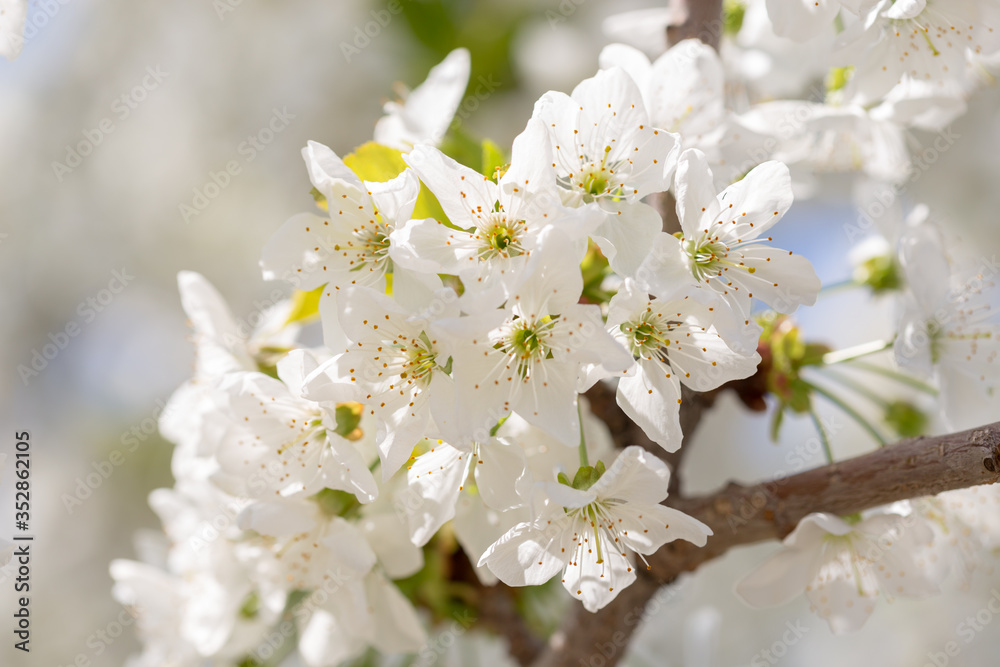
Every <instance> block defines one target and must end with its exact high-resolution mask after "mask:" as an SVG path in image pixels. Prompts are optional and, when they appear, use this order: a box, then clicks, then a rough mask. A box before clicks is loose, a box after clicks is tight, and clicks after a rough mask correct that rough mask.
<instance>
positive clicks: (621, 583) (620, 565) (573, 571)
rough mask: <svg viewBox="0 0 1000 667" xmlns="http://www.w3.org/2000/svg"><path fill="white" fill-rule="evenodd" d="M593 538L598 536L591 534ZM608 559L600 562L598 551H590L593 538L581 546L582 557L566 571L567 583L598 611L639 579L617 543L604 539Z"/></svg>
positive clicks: (592, 608) (604, 551)
mask: <svg viewBox="0 0 1000 667" xmlns="http://www.w3.org/2000/svg"><path fill="white" fill-rule="evenodd" d="M589 539H590V540H593V539H594V536H593V535H591V536H590V538H589ZM604 544H605V545H604V547H603V548H602V555H603V556H604V562H603V563H598V562H597V553H596V552H595V551H593V550H591V552H590V553H588V548H589V542H585V543H584V545H583V546H582V547H580V556H579V561H577V562H576V563H570V564H569V565H568V566H567V567H566V572H565V574H564V575H563V587H564V588H565V589H566V590H567V591H569V594H570V595H572V596H573V597H575V598H577V599H578V600H581V601H582V602H583V606H584V608H585V609H586V610H587V611H590V612H596V611H598V610H600V609H602V608H603V607H605V606H606V605H607V604H608V603H609V602H611V601H612V600H614V599H615V598H616V597H618V594H619V593H620V592H621V591H622V590H623V589H624V588H625V587H627V586H629V585H630V584H631V583H632V582H633V581H635V568H634V567H632V563H630V562H629V560H628V558H627V557H626V556H625V555H624V554H623V553H622V552H620V551H618V550H617V549H616V548H615V547H614V546H613V543H612V544H609V543H607V542H605V543H604Z"/></svg>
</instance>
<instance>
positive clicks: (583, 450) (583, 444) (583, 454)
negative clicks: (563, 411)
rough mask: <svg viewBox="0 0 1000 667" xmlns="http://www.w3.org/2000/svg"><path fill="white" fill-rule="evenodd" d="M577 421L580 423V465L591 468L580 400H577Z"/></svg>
mask: <svg viewBox="0 0 1000 667" xmlns="http://www.w3.org/2000/svg"><path fill="white" fill-rule="evenodd" d="M576 414H577V421H579V422H580V465H581V466H589V465H590V459H589V457H588V456H587V438H586V437H584V435H583V408H582V407H581V406H580V399H579V397H577V399H576Z"/></svg>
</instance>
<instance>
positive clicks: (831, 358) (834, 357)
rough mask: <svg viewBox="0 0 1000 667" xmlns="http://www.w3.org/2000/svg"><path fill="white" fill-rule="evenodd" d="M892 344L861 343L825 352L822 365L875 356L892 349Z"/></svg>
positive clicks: (880, 341)
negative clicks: (870, 355)
mask: <svg viewBox="0 0 1000 667" xmlns="http://www.w3.org/2000/svg"><path fill="white" fill-rule="evenodd" d="M892 344H893V341H891V340H873V341H871V342H868V343H862V344H861V345H855V346H854V347H845V348H844V349H843V350H834V351H833V352H827V353H826V354H824V355H823V365H824V366H830V365H832V364H839V363H842V362H844V361H852V360H854V359H860V358H861V357H866V356H868V355H869V354H877V353H879V352H882V351H883V350H888V349H889V348H890V347H892Z"/></svg>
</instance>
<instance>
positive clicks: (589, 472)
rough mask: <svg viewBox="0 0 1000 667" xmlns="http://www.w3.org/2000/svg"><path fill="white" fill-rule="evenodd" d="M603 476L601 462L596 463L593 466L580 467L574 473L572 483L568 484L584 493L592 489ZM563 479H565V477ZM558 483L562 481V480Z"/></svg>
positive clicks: (602, 464)
mask: <svg viewBox="0 0 1000 667" xmlns="http://www.w3.org/2000/svg"><path fill="white" fill-rule="evenodd" d="M603 474H604V462H603V461H598V462H597V465H594V466H580V468H579V470H577V471H576V475H574V476H573V483H572V484H570V486H572V487H573V488H574V489H577V490H579V491H586V490H587V489H589V488H590V487H592V486H593V485H594V484H595V483H596V482H597V480H599V479H600V478H601V475H603ZM563 478H565V475H564V476H563ZM559 481H562V479H560V480H559Z"/></svg>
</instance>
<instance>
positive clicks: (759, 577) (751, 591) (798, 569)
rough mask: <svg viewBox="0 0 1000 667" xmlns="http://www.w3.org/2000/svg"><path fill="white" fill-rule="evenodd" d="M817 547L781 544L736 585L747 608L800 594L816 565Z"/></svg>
mask: <svg viewBox="0 0 1000 667" xmlns="http://www.w3.org/2000/svg"><path fill="white" fill-rule="evenodd" d="M818 558H819V551H818V550H811V549H810V550H805V549H790V548H788V547H782V548H781V549H780V550H779V551H778V552H777V553H776V554H774V555H773V556H771V557H770V558H768V559H767V560H766V561H764V563H763V564H761V565H760V567H758V568H757V569H756V570H754V571H753V572H751V573H750V574H748V575H747V576H745V577H743V579H741V580H740V581H739V582H738V583H737V584H736V588H735V590H736V594H737V595H739V596H740V598H742V599H743V601H744V602H746V603H747V604H748V605H750V606H751V607H772V606H776V605H780V604H785V603H786V602H788V601H790V600H792V599H794V598H796V597H798V596H799V595H802V593H803V592H805V589H806V586H807V585H808V584H809V582H810V581H812V577H813V573H814V572H815V571H816V568H817V560H818Z"/></svg>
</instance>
